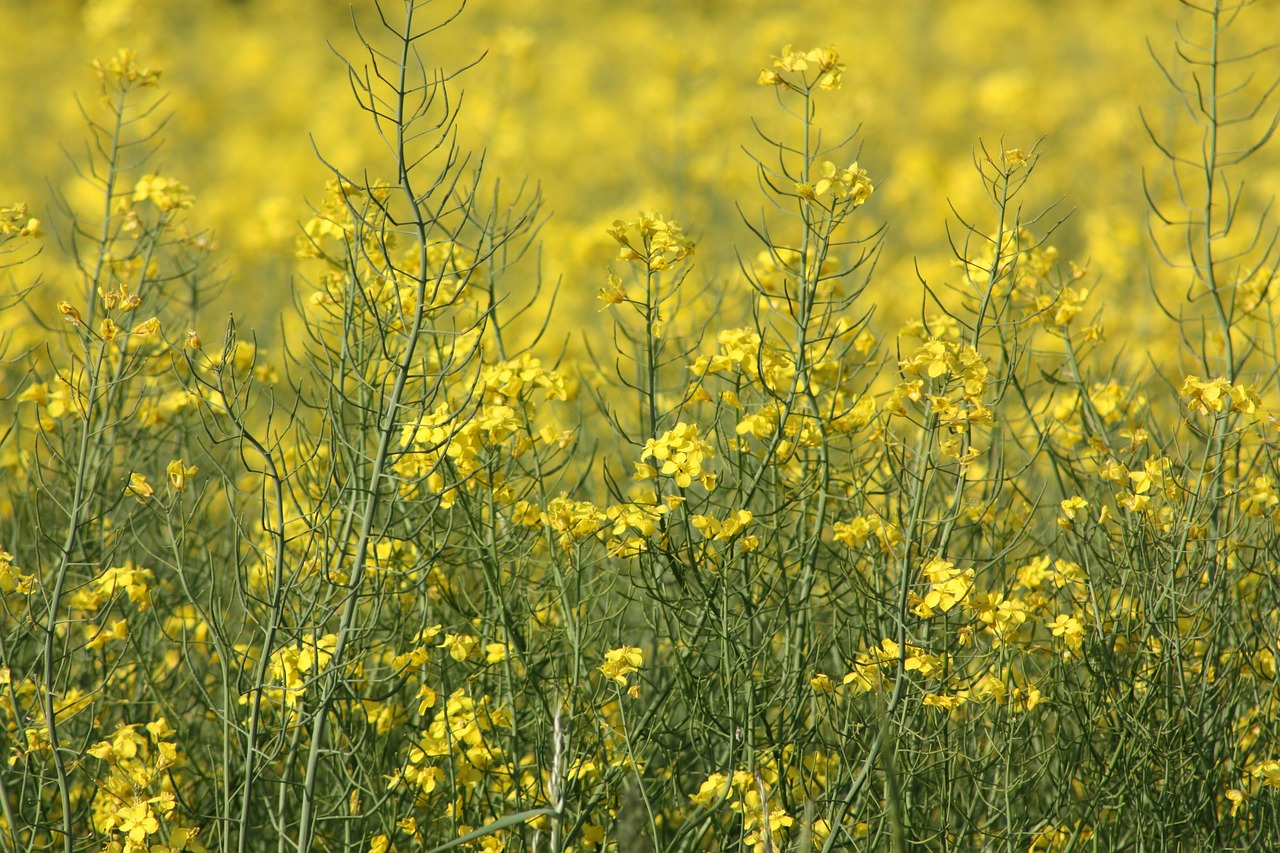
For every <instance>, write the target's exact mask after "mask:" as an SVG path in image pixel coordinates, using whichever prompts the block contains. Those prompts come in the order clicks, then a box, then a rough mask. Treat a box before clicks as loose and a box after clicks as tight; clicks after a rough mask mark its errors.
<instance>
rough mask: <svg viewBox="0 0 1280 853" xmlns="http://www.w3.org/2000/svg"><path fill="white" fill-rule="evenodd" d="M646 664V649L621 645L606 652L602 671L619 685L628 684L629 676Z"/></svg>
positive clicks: (624, 685)
mask: <svg viewBox="0 0 1280 853" xmlns="http://www.w3.org/2000/svg"><path fill="white" fill-rule="evenodd" d="M642 666H644V650H643V649H640V648H636V647H635V646H621V647H619V648H616V649H612V650H610V651H608V652H606V653H605V656H604V663H603V664H601V665H600V671H601V672H602V673H604V675H605V677H606V678H608V679H609V680H610V681H612V682H613V683H614V684H616V685H618V686H619V687H626V686H627V676H628V675H630V674H631V673H633V672H639V671H640V667H642Z"/></svg>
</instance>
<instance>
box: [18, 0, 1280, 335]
mask: <svg viewBox="0 0 1280 853" xmlns="http://www.w3.org/2000/svg"><path fill="white" fill-rule="evenodd" d="M388 2H391V0H388ZM446 7H449V8H452V5H451V4H448V3H446V2H444V0H441V2H440V3H439V8H440V10H441V13H442V14H443V13H444V12H445V11H446ZM1248 14H1249V23H1248V26H1246V27H1242V28H1239V29H1237V30H1236V31H1234V32H1233V38H1235V39H1236V44H1235V45H1234V47H1237V48H1239V49H1241V50H1245V49H1251V48H1254V47H1258V46H1262V45H1263V44H1265V43H1266V40H1267V39H1268V38H1271V37H1274V34H1275V33H1278V32H1280V3H1265V4H1260V5H1258V6H1256V7H1255V8H1254V9H1251V10H1250V12H1249V13H1248ZM353 16H354V18H355V19H356V20H358V21H360V22H362V23H363V24H365V25H369V26H372V25H373V23H374V20H375V19H374V9H373V5H372V2H371V0H358V2H356V3H355V4H354V6H350V7H349V6H348V4H347V3H345V2H329V0H324V2H318V0H310V1H309V2H298V0H239V2H233V0H87V2H85V0H45V2H40V3H31V2H15V0H0V33H3V34H4V35H3V36H0V38H3V40H4V41H5V42H6V45H5V49H3V50H0V109H2V110H3V113H4V114H5V115H7V116H9V121H8V132H7V133H6V134H4V137H3V140H2V141H0V198H3V199H4V200H5V204H9V203H12V201H15V200H23V201H26V202H27V203H28V204H29V205H30V207H31V209H32V213H33V214H34V215H36V216H39V217H41V218H42V219H45V220H46V221H47V222H48V224H49V226H50V227H49V229H48V233H49V236H48V237H46V246H45V252H44V257H43V258H42V260H41V261H40V264H41V267H40V271H41V273H42V275H43V276H44V278H45V280H46V289H47V290H49V289H52V290H54V291H56V290H57V289H58V288H59V287H61V286H62V285H60V284H59V282H60V280H61V279H62V278H63V277H64V276H66V275H67V274H68V273H69V270H68V269H67V268H66V264H65V261H64V260H62V259H61V253H60V250H59V248H58V244H57V239H56V234H57V230H58V228H59V222H58V218H57V216H55V215H52V214H51V213H50V212H49V211H48V209H47V204H48V200H49V199H50V198H51V188H52V189H55V190H57V191H59V192H61V193H64V194H65V195H66V196H67V197H68V198H69V199H71V200H73V201H74V200H75V199H76V198H77V197H78V194H80V195H83V193H84V190H83V188H82V187H81V186H79V184H80V183H81V182H78V181H77V179H76V178H75V175H74V171H73V169H72V168H71V165H70V163H69V160H68V154H70V155H71V156H72V157H82V155H83V145H84V140H85V138H86V133H85V130H84V124H83V118H82V116H81V113H80V109H79V106H78V102H77V99H80V100H82V101H83V100H86V99H89V100H92V99H94V98H96V97H97V87H96V80H95V79H94V76H93V71H92V68H91V66H90V63H91V62H92V60H93V59H95V58H98V57H104V58H105V57H107V56H109V55H111V54H113V53H114V52H115V51H116V50H117V49H118V48H120V47H129V48H133V49H135V50H136V51H137V52H138V57H139V61H140V63H141V64H143V65H146V66H150V67H155V68H160V69H162V70H163V77H162V80H161V83H162V87H163V88H164V90H165V91H166V92H167V93H168V94H169V99H168V101H167V103H166V108H167V109H169V110H171V111H172V112H173V117H172V120H171V121H170V123H169V125H168V126H167V128H166V130H165V132H164V137H163V138H164V143H163V146H162V148H161V150H160V151H159V152H158V154H157V155H156V157H155V159H154V161H153V162H152V164H151V166H150V167H149V168H150V170H152V171H158V172H160V173H161V174H163V175H166V176H171V177H174V178H177V179H179V180H181V181H183V182H184V183H186V184H187V185H188V186H189V187H190V189H191V192H192V193H193V194H194V195H195V197H196V205H195V207H194V208H193V209H192V211H191V212H190V221H191V223H192V227H193V228H194V227H199V228H208V229H210V230H211V231H212V233H213V234H214V235H215V239H216V240H217V242H218V244H219V246H220V253H219V257H220V258H221V262H222V272H223V273H224V274H225V275H227V276H229V277H230V278H229V284H228V288H227V290H226V292H225V293H224V295H223V297H222V301H221V303H220V304H219V305H218V306H215V307H217V308H219V310H225V309H227V308H228V307H234V308H235V310H236V313H237V316H238V317H239V318H241V323H242V327H243V326H253V327H257V329H258V331H259V334H260V335H265V336H267V337H268V338H269V337H270V336H271V335H272V334H273V331H272V330H273V329H275V330H278V328H279V325H278V321H277V319H276V318H277V317H278V316H279V314H280V312H281V311H282V310H283V309H284V308H285V307H286V306H287V305H288V304H289V301H290V294H291V292H292V290H293V288H295V287H296V286H298V285H297V284H296V282H295V278H294V275H295V267H296V262H295V260H294V258H293V250H294V245H295V237H296V235H297V233H298V230H299V223H300V222H301V221H303V220H305V219H306V218H307V217H308V216H309V215H310V207H309V205H308V199H311V200H316V201H318V200H319V199H320V197H321V195H322V192H323V183H324V181H325V179H326V177H327V172H326V170H325V168H324V167H323V166H322V165H321V164H320V162H319V161H318V160H317V157H316V149H318V150H319V151H320V152H321V153H322V154H323V155H324V156H325V157H327V158H329V159H330V160H331V161H333V162H334V163H336V164H338V165H340V166H342V167H343V168H347V169H352V170H355V171H364V170H367V172H368V174H370V175H371V176H375V177H376V176H378V175H379V174H381V173H382V172H380V170H385V169H387V168H388V166H387V164H388V162H389V161H388V159H387V157H386V155H385V152H383V151H381V150H380V149H379V143H378V142H377V140H376V138H375V137H374V136H373V135H372V133H371V127H370V123H369V121H368V120H367V117H366V116H364V115H362V114H361V113H360V111H359V110H358V108H357V107H356V104H355V101H354V99H353V98H352V96H351V94H350V90H349V88H348V85H347V83H346V80H345V72H344V69H343V67H342V65H341V63H340V62H339V60H338V59H337V57H336V56H335V55H334V52H335V51H336V52H338V53H342V54H344V55H347V56H350V57H353V58H358V56H359V51H358V42H357V41H356V39H355V37H354V35H353V31H352V24H351V19H352V17H353ZM1179 18H1180V14H1179V9H1178V6H1177V4H1175V3H1173V2H1168V0H1145V2H1137V1H1136V0H1135V1H1134V2H1115V0H1074V2H1070V3H1064V2H1052V1H1051V0H949V2H925V0H902V2H897V3H880V2H850V0H806V1H805V2H799V3H791V2H789V3H781V2H764V0H643V2H641V0H629V2H607V3H606V2H601V0H471V2H469V3H468V4H467V6H466V9H465V10H464V11H463V12H462V14H461V16H460V17H459V18H458V20H457V21H456V22H454V23H453V24H451V25H450V26H449V27H448V28H447V29H446V30H444V31H442V32H441V33H439V34H438V35H437V36H436V37H435V38H433V39H432V40H431V41H430V42H429V43H428V45H427V48H426V54H427V59H428V61H429V62H433V63H436V64H439V65H440V66H443V67H445V68H454V67H457V66H459V65H463V64H466V63H468V62H471V61H473V60H476V59H478V58H479V57H481V56H482V55H483V56H484V59H483V61H482V62H480V63H479V64H478V65H477V66H476V67H474V68H472V69H471V70H469V71H467V72H466V74H465V75H463V77H462V78H461V79H460V81H459V85H460V88H461V89H465V99H464V103H463V106H462V114H461V121H460V140H461V142H462V144H463V145H465V146H467V147H469V148H471V149H473V150H475V151H481V150H483V151H484V152H485V153H486V171H487V174H488V175H489V177H490V178H491V179H501V181H502V183H503V186H504V187H512V186H515V185H518V184H519V183H520V182H522V181H530V182H537V183H540V184H541V186H542V192H543V195H544V197H545V202H546V207H545V209H546V211H548V212H550V213H551V214H553V215H552V217H551V219H550V221H549V223H548V224H547V226H546V228H545V229H544V231H543V239H544V248H543V253H542V256H541V261H540V263H541V272H542V274H543V276H544V277H545V278H547V279H548V280H554V279H556V278H558V277H559V278H562V280H563V290H562V300H563V301H562V305H561V311H563V312H565V314H564V315H563V316H567V317H568V318H570V319H573V318H577V319H585V318H589V317H592V316H594V315H595V311H596V308H597V307H598V305H597V303H596V301H595V294H596V291H597V290H598V288H599V287H600V286H602V285H603V283H604V279H605V276H606V274H607V272H608V265H609V263H610V261H611V260H612V257H613V255H614V248H611V241H610V240H609V239H608V237H607V236H606V235H605V231H604V229H605V227H606V226H607V225H608V224H609V223H610V222H611V221H612V220H613V219H615V218H618V217H632V216H634V214H635V213H636V212H637V211H638V210H640V209H656V210H660V211H663V212H664V213H666V214H667V215H669V216H671V217H673V218H675V219H677V220H679V221H680V222H681V223H682V224H683V225H684V226H685V228H686V230H687V231H688V232H689V233H690V234H691V235H692V236H693V238H694V239H695V240H696V241H697V242H698V244H699V245H698V267H697V273H696V275H699V276H701V277H702V278H704V279H714V280H724V279H732V278H735V277H740V273H738V272H737V267H736V261H735V260H734V257H735V255H734V253H735V250H739V251H742V252H743V253H744V254H746V255H747V256H750V255H752V254H754V253H755V251H756V246H755V244H754V243H753V241H752V238H751V237H750V235H749V232H748V231H747V229H746V228H745V227H744V226H743V224H742V222H741V218H740V216H739V214H738V212H737V209H736V208H735V204H737V205H740V206H741V207H742V209H743V210H744V211H745V212H747V213H748V214H754V213H757V212H758V211H759V209H760V207H761V205H762V204H763V199H762V196H761V195H760V193H759V191H758V189H757V185H756V176H755V171H754V167H753V166H752V163H751V161H750V160H749V159H748V157H747V156H746V154H745V153H744V150H743V149H744V147H746V148H747V149H749V150H752V151H756V152H758V153H761V154H763V153H765V147H764V146H763V145H762V144H761V143H760V142H759V140H758V138H757V137H756V136H755V131H754V130H753V126H752V117H753V116H755V117H758V118H759V119H760V120H761V122H762V126H763V127H765V128H775V129H776V128H779V127H781V126H782V125H781V124H780V118H781V115H780V111H779V110H778V109H777V106H776V104H775V103H774V100H775V99H774V94H773V91H772V89H769V88H764V87H760V86H758V85H756V82H755V81H756V77H757V75H758V73H759V71H760V69H761V68H763V67H765V66H767V65H768V64H769V62H770V56H771V55H776V54H778V53H779V52H780V51H781V49H782V47H783V46H784V45H786V44H794V45H796V47H798V48H809V47H813V46H819V45H827V44H831V45H834V46H835V47H836V48H837V49H838V50H839V51H840V53H841V56H842V59H843V60H844V61H845V63H846V65H847V69H846V72H845V76H844V85H843V88H842V89H841V90H840V91H838V92H834V93H831V94H830V95H829V96H828V97H826V98H825V99H824V100H823V101H822V102H821V103H820V104H819V123H820V124H822V125H823V126H824V127H826V128H827V129H828V136H827V138H828V139H836V138H838V137H841V136H843V135H845V134H847V133H849V132H851V131H853V130H854V129H857V128H861V130H860V132H859V135H858V137H857V138H856V140H855V141H854V143H853V145H852V146H851V147H850V148H849V149H847V152H846V153H844V154H841V155H840V156H833V157H832V159H837V160H852V159H854V158H855V157H856V159H858V161H859V164H860V165H861V166H862V167H863V168H866V169H867V170H868V172H869V173H870V176H871V178H872V180H873V181H874V182H875V184H876V188H877V190H876V194H875V196H874V197H873V199H872V201H871V202H870V203H869V204H868V205H867V206H866V207H865V208H864V209H863V216H864V217H866V219H865V222H866V224H867V230H871V229H872V228H874V227H875V226H876V225H879V224H881V223H885V224H887V226H888V230H887V232H886V237H885V243H884V254H883V256H882V259H881V262H880V266H879V267H878V270H877V275H876V284H875V285H874V286H873V289H872V292H871V293H870V294H869V297H868V298H870V299H871V300H873V301H876V302H878V303H880V304H881V305H882V306H884V307H885V308H887V309H889V310H890V312H892V311H893V310H895V309H896V308H901V306H895V304H894V303H895V302H896V297H897V295H900V294H901V293H902V292H903V287H904V285H911V287H913V288H914V286H915V285H914V281H915V278H916V269H917V267H918V268H919V270H920V271H921V273H922V274H923V275H924V276H925V277H926V278H927V279H929V280H930V283H931V284H934V285H937V284H940V283H945V282H946V281H947V279H948V277H954V276H955V274H956V273H955V267H954V266H953V264H952V263H951V261H952V257H951V253H950V249H949V247H948V243H947V236H946V234H947V232H946V223H947V221H948V218H949V217H951V216H952V213H951V211H950V209H949V205H954V206H955V208H956V209H957V210H959V211H960V212H961V213H963V214H965V215H967V216H970V217H974V218H978V219H979V220H980V221H985V220H983V219H982V217H984V216H986V215H987V214H988V213H989V206H988V205H987V202H986V200H985V197H984V195H983V192H982V186H981V183H980V181H979V180H978V177H977V174H976V173H975V171H974V168H973V157H974V148H975V146H976V145H977V144H978V143H979V142H980V141H981V142H984V143H986V144H987V145H988V146H990V147H992V148H993V149H995V150H998V149H999V147H1000V146H1001V144H1003V146H1004V147H1021V148H1024V149H1029V148H1031V147H1032V146H1034V145H1036V143H1037V142H1039V143H1040V151H1041V154H1042V159H1041V161H1040V164H1039V167H1038V170H1037V173H1036V175H1035V177H1034V178H1033V180H1032V183H1031V185H1030V187H1029V190H1028V196H1027V198H1026V202H1027V205H1028V208H1037V207H1039V206H1043V205H1044V204H1047V203H1049V202H1052V201H1054V200H1056V199H1059V198H1061V199H1062V201H1061V204H1060V209H1061V210H1062V212H1064V213H1065V212H1066V211H1067V210H1070V209H1075V213H1074V215H1073V216H1072V217H1071V218H1070V219H1069V220H1068V221H1067V223H1065V224H1064V225H1063V226H1062V228H1061V229H1060V231H1059V233H1058V234H1057V235H1056V236H1055V239H1054V241H1053V242H1054V243H1055V244H1056V245H1057V246H1058V247H1059V248H1060V251H1061V257H1062V258H1063V259H1064V260H1065V259H1072V260H1076V261H1078V262H1082V263H1083V262H1085V261H1089V262H1090V281H1091V282H1092V283H1093V284H1094V286H1096V288H1097V290H1096V291H1095V292H1096V293H1098V294H1100V295H1102V297H1103V299H1104V300H1105V303H1106V304H1107V306H1108V308H1109V310H1110V308H1111V306H1113V305H1114V306H1119V307H1123V306H1126V305H1129V304H1130V302H1129V301H1130V300H1131V299H1138V298H1139V297H1141V296H1142V294H1145V293H1146V287H1147V284H1146V278H1147V270H1148V268H1149V267H1150V266H1151V265H1152V264H1153V263H1156V261H1155V258H1154V257H1153V255H1152V253H1151V251H1150V250H1149V249H1148V248H1146V245H1147V240H1146V233H1145V232H1146V228H1147V223H1148V220H1149V213H1148V210H1147V206H1146V203H1145V201H1144V199H1143V192H1142V182H1141V175H1142V173H1143V170H1144V169H1145V170H1147V172H1148V173H1149V174H1150V175H1151V176H1152V178H1153V181H1154V183H1155V185H1156V187H1157V188H1163V190H1162V191H1165V190H1169V189H1170V185H1169V180H1168V173H1169V169H1168V164H1167V163H1166V162H1165V161H1164V160H1163V159H1162V158H1161V157H1160V156H1159V154H1158V152H1157V151H1156V150H1155V148H1154V147H1153V146H1152V144H1151V143H1150V141H1149V140H1148V138H1147V136H1146V133H1145V132H1144V130H1143V127H1142V124H1141V122H1140V119H1139V107H1142V108H1143V109H1144V110H1146V114H1147V116H1148V118H1149V120H1150V122H1151V124H1152V125H1153V126H1154V127H1156V128H1157V129H1163V128H1165V127H1171V126H1173V123H1174V121H1175V119H1176V116H1177V111H1178V110H1179V109H1181V107H1180V105H1179V103H1178V100H1177V97H1176V95H1175V94H1174V93H1173V91H1172V90H1171V89H1170V88H1169V86H1168V84H1167V82H1166V81H1164V80H1163V78H1162V76H1161V74H1160V71H1159V69H1158V67H1157V66H1156V64H1155V63H1154V61H1153V59H1152V56H1151V51H1154V53H1155V54H1156V55H1157V56H1159V57H1161V58H1162V59H1165V60H1168V59H1169V58H1170V57H1171V56H1172V43H1173V36H1174V26H1175V24H1176V23H1177V22H1178V20H1179ZM1251 40H1256V41H1257V44H1251V43H1250V42H1251ZM1148 42H1149V43H1150V47H1149V45H1148ZM1264 63H1265V64H1266V65H1267V66H1268V67H1272V68H1274V66H1275V59H1274V57H1272V58H1270V59H1265V60H1264ZM1264 70H1265V69H1264ZM1266 77H1267V75H1266V74H1262V75H1260V77H1259V79H1258V80H1256V81H1255V82H1253V83H1250V84H1249V85H1250V86H1252V87H1255V88H1257V89H1258V91H1261V90H1262V89H1264V88H1265V86H1266V85H1267V84H1268V83H1269V82H1270V80H1269V79H1263V78H1266ZM1182 124H1183V125H1185V124H1186V122H1182ZM1002 141H1003V142H1002ZM313 145H314V149H313ZM1249 181H1250V191H1251V192H1252V193H1253V194H1254V196H1255V197H1256V198H1257V199H1258V203H1259V204H1261V202H1262V201H1265V200H1266V198H1267V197H1268V196H1269V195H1270V194H1271V193H1273V192H1275V190H1276V188H1278V187H1280V159H1278V158H1277V156H1276V152H1275V151H1271V152H1270V153H1266V154H1264V156H1263V157H1262V158H1261V159H1258V160H1254V161H1251V169H1250V174H1249ZM953 231H954V227H953ZM1163 274H1164V273H1163V272H1159V273H1157V275H1163ZM526 275H528V276H529V277H530V281H532V277H533V276H534V275H535V271H534V270H533V269H529V270H527V271H526ZM1175 284H1176V283H1175ZM912 292H916V291H915V290H912ZM248 297H251V298H248ZM1133 304H1135V305H1136V304H1138V303H1133ZM917 306H918V303H917ZM917 310H918V307H917ZM1111 313H1112V314H1113V316H1114V312H1111ZM1148 313H1149V312H1148ZM1123 322H1124V324H1125V327H1126V332H1127V333H1132V334H1143V333H1146V332H1149V331H1150V332H1152V333H1154V329H1155V327H1154V326H1148V322H1150V323H1155V322H1156V321H1155V320H1154V319H1151V318H1148V317H1147V314H1146V313H1143V312H1140V311H1135V312H1133V313H1132V314H1131V315H1129V316H1125V317H1124V318H1123ZM1166 332H1167V330H1166Z"/></svg>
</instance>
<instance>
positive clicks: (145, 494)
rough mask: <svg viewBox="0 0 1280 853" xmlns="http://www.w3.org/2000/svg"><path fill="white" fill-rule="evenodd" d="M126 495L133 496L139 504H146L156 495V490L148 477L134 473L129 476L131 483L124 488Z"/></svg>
mask: <svg viewBox="0 0 1280 853" xmlns="http://www.w3.org/2000/svg"><path fill="white" fill-rule="evenodd" d="M124 493H125V494H126V495H133V496H134V497H135V498H137V499H138V503H141V504H144V503H146V502H147V498H149V497H151V496H152V495H154V494H155V493H156V490H155V489H154V488H152V486H151V484H150V483H148V482H147V478H146V476H144V475H142V474H137V473H134V474H130V475H129V483H128V485H126V486H125V487H124Z"/></svg>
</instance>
